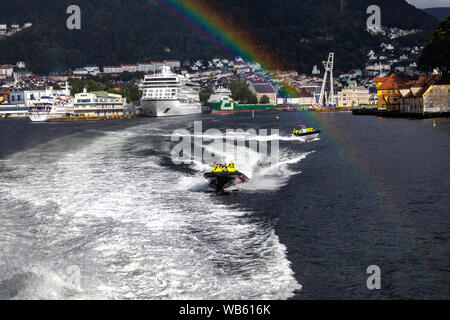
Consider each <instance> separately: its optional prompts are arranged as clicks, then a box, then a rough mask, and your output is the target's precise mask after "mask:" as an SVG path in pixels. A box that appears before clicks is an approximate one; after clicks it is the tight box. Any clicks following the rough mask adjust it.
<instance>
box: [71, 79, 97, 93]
mask: <svg viewBox="0 0 450 320" xmlns="http://www.w3.org/2000/svg"><path fill="white" fill-rule="evenodd" d="M69 84H70V86H71V87H72V94H76V93H80V92H83V90H84V88H86V89H87V90H88V91H89V92H90V91H102V90H104V86H103V84H102V83H101V82H98V81H94V80H92V79H90V80H71V81H69Z"/></svg>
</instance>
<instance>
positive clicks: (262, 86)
mask: <svg viewBox="0 0 450 320" xmlns="http://www.w3.org/2000/svg"><path fill="white" fill-rule="evenodd" d="M249 89H250V90H251V92H252V93H253V94H254V95H255V96H256V98H257V99H258V101H260V100H261V98H262V97H263V96H267V97H268V98H269V101H270V102H269V103H270V104H273V105H274V106H276V105H277V92H276V90H275V88H274V87H273V86H272V85H271V84H270V83H253V82H251V83H250V85H249Z"/></svg>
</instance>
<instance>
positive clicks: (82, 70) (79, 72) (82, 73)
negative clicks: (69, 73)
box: [73, 68, 89, 76]
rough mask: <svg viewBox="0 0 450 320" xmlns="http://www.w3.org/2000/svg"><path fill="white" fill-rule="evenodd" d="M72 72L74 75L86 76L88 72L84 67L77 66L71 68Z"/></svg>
mask: <svg viewBox="0 0 450 320" xmlns="http://www.w3.org/2000/svg"><path fill="white" fill-rule="evenodd" d="M73 74H74V75H76V76H87V75H88V74H89V72H88V71H87V70H86V69H85V68H77V69H75V70H73Z"/></svg>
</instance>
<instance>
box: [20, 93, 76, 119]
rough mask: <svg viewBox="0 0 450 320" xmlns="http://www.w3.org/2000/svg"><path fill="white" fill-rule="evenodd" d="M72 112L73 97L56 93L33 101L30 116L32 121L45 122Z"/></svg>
mask: <svg viewBox="0 0 450 320" xmlns="http://www.w3.org/2000/svg"><path fill="white" fill-rule="evenodd" d="M71 113H73V99H72V98H71V97H70V96H65V95H55V96H44V97H40V98H39V99H37V100H34V101H32V103H31V106H30V109H29V114H28V116H29V118H30V119H31V121H35V122H44V121H49V120H50V119H52V118H59V117H64V116H67V115H69V114H71Z"/></svg>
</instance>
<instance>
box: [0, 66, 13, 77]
mask: <svg viewBox="0 0 450 320" xmlns="http://www.w3.org/2000/svg"><path fill="white" fill-rule="evenodd" d="M13 72H14V67H13V66H11V65H9V64H8V65H4V66H0V75H3V76H4V77H11V76H12V75H13Z"/></svg>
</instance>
